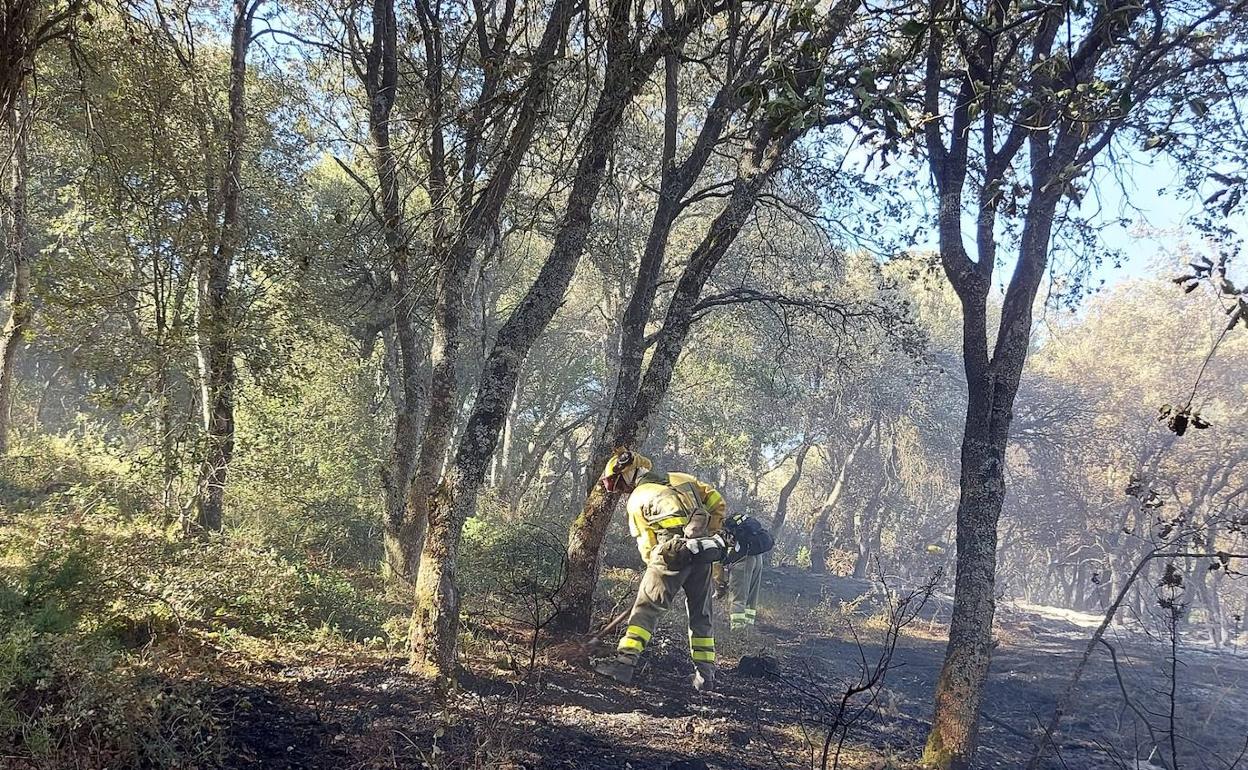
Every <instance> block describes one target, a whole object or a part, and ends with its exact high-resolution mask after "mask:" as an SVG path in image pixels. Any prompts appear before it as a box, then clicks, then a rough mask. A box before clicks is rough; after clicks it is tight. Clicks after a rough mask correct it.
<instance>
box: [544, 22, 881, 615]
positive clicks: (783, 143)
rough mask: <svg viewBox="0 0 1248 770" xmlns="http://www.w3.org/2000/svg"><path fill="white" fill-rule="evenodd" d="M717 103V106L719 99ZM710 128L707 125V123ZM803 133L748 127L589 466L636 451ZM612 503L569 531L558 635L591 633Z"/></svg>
mask: <svg viewBox="0 0 1248 770" xmlns="http://www.w3.org/2000/svg"><path fill="white" fill-rule="evenodd" d="M857 7H858V2H857V0H844V2H841V3H839V4H838V5H836V6H835V7H834V9H833V12H832V13H831V14H830V15H829V17H828V19H827V21H826V22H825V24H824V25H823V27H821V29H820V30H819V32H818V33H817V34H816V36H815V37H814V38H812V39H811V40H810V41H809V42H811V43H812V45H810V46H803V47H802V49H803V53H802V54H801V55H800V56H799V61H798V66H797V67H796V69H797V70H799V71H800V72H801V74H800V75H799V77H798V83H797V85H798V90H799V91H801V92H802V93H806V92H807V90H808V89H810V88H811V87H812V86H813V84H814V83H815V81H816V79H817V78H819V77H821V74H820V73H821V72H822V67H820V66H819V65H818V63H817V62H815V61H814V60H813V58H814V53H815V52H817V51H821V50H824V48H825V47H828V48H830V47H831V44H832V42H833V41H835V40H836V39H837V38H838V37H839V36H840V34H841V33H842V32H843V31H844V30H845V29H847V28H848V26H849V23H850V20H851V19H852V17H853V15H854V12H855V11H856V9H857ZM734 90H735V89H734ZM823 98H824V95H823V94H822V93H820V94H819V95H818V97H817V99H819V100H822V99H823ZM716 103H717V105H719V106H722V105H720V104H719V101H718V99H717V102H716ZM709 122H710V121H709V118H708V124H709ZM803 125H805V124H803ZM806 130H807V128H805V127H802V125H799V126H793V125H792V123H791V121H789V120H788V118H783V117H777V116H775V115H767V116H763V117H761V118H760V119H759V121H758V123H756V124H755V125H754V126H753V127H752V129H751V131H750V143H749V146H748V147H747V148H746V150H745V152H744V153H743V155H742V157H741V158H740V160H739V162H738V174H737V178H736V179H735V180H734V182H733V187H732V191H731V193H729V196H728V202H727V203H726V205H725V206H724V208H723V209H722V210H721V211H720V213H719V214H718V215H717V216H716V217H715V219H714V220H713V221H712V222H711V225H710V227H709V228H708V230H707V233H706V236H705V237H704V238H703V239H702V241H701V243H699V245H698V247H697V248H696V249H695V250H694V252H693V254H692V255H691V257H690V260H689V263H688V265H687V266H686V267H685V269H684V271H683V272H682V273H681V276H680V278H679V280H678V281H677V284H676V289H675V291H674V293H673V296H672V299H671V301H670V303H669V304H668V310H667V315H666V316H665V318H664V319H663V325H662V326H661V327H660V329H659V332H658V338H657V340H656V342H655V345H654V352H653V354H652V355H651V357H650V363H649V365H648V366H647V367H646V370H645V376H644V378H643V379H642V380H641V382H640V385H639V386H638V387H637V395H636V396H635V398H633V403H632V404H631V406H630V407H629V408H628V409H627V410H625V411H623V412H619V414H620V423H619V425H618V426H617V427H616V430H615V431H614V435H612V432H610V431H608V432H604V435H605V436H609V437H610V438H611V439H612V440H611V441H610V442H606V441H604V442H600V443H599V446H598V450H597V451H596V452H595V453H594V456H591V460H592V461H593V462H600V461H603V460H605V457H604V456H603V450H604V449H609V447H610V445H611V443H620V444H628V445H635V444H638V443H639V441H640V439H642V438H644V435H645V433H646V431H647V428H648V421H649V419H650V415H651V414H652V413H653V412H654V411H655V410H656V408H657V407H658V405H659V402H660V401H661V400H662V399H663V397H664V396H665V395H666V393H667V388H668V386H669V384H670V383H671V380H672V375H673V373H674V372H675V369H676V362H677V360H678V359H679V357H680V353H681V352H682V350H683V349H684V343H685V339H686V337H687V336H688V334H689V329H690V326H691V325H692V324H693V320H694V312H695V308H696V307H697V303H698V299H699V297H700V296H701V293H702V289H703V287H704V286H705V285H706V281H707V280H708V279H709V278H710V276H711V273H712V271H714V269H715V267H716V265H718V264H719V260H720V259H722V258H723V255H724V254H725V253H727V251H728V248H729V247H730V246H731V245H732V243H733V241H734V240H735V239H736V237H737V234H738V233H739V232H740V231H741V228H742V227H743V226H744V224H745V220H746V218H747V217H748V216H749V214H750V211H751V210H752V209H753V208H754V204H755V202H756V201H757V200H758V196H759V194H760V193H761V192H762V190H763V188H764V187H765V186H766V184H767V183H768V181H769V180H770V179H771V177H772V175H774V174H775V173H776V171H777V169H778V168H779V165H780V161H781V159H782V158H783V157H784V155H785V154H786V153H787V152H788V150H789V148H790V147H791V146H792V145H793V143H794V142H795V141H797V140H798V139H799V138H800V137H801V136H802V135H804V134H805V132H806ZM708 136H710V134H709V132H707V131H703V133H702V135H701V136H699V140H698V141H699V143H701V142H703V141H707V140H708ZM717 136H718V134H716V135H715V137H716V138H717ZM695 154H696V153H695ZM693 158H694V155H693V154H691V156H690V161H691V162H692V160H693ZM699 168H700V166H699ZM664 237H665V236H664ZM635 294H636V293H635ZM646 307H647V308H648V305H647V306H646ZM622 365H623V364H622ZM598 467H601V466H598ZM595 470H597V468H595ZM616 502H617V496H614V495H606V494H604V493H603V492H602V490H601V489H600V488H598V487H595V488H593V489H592V490H591V491H590V493H589V495H588V499H587V500H586V501H585V507H584V508H583V509H582V510H581V513H580V515H579V516H578V517H577V518H576V520H575V521H574V522H573V523H572V526H571V528H570V530H569V532H568V553H567V562H566V564H567V572H568V574H567V579H566V580H565V582H564V588H563V591H562V592H561V593H560V597H559V599H560V603H561V605H562V610H563V611H562V612H561V613H560V616H559V618H558V620H557V623H558V630H560V631H563V632H565V633H566V632H569V631H576V630H588V629H589V625H590V622H591V619H592V615H593V597H594V587H595V585H597V582H598V570H599V567H600V566H601V561H600V560H601V554H602V544H603V541H604V540H605V537H606V532H607V526H608V524H610V521H611V511H612V510H613V509H614V507H615V503H616Z"/></svg>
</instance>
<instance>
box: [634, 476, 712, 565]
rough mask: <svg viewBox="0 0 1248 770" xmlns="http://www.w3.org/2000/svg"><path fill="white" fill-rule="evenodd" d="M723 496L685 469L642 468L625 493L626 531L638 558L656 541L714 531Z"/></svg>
mask: <svg viewBox="0 0 1248 770" xmlns="http://www.w3.org/2000/svg"><path fill="white" fill-rule="evenodd" d="M725 507H726V506H725V505H724V498H723V497H722V496H721V495H720V494H719V492H718V491H716V489H715V488H714V487H712V486H710V485H709V484H704V483H702V482H701V481H698V479H696V478H695V477H693V476H690V475H689V474H688V473H666V474H664V473H655V472H654V471H646V472H645V473H644V474H642V476H641V477H640V478H639V479H638V480H637V487H636V489H634V490H633V492H632V494H630V495H629V496H628V531H629V534H631V535H632V536H633V537H634V538H635V539H636V540H637V551H638V552H639V553H640V554H641V558H642V559H649V558H650V551H651V550H652V549H653V548H654V547H655V546H656V545H658V543H659V539H660V536H663V539H664V540H666V539H668V538H669V537H673V536H676V535H679V534H684V535H686V536H691V537H698V536H702V535H709V534H713V533H715V532H718V531H719V530H720V528H721V527H722V526H723V521H724V510H725Z"/></svg>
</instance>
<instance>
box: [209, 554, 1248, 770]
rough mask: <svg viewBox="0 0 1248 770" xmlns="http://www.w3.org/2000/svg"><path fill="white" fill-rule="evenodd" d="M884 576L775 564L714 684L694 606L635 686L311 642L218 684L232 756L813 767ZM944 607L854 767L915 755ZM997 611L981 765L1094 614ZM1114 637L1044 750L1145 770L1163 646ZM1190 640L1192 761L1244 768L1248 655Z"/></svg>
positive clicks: (1182, 676)
mask: <svg viewBox="0 0 1248 770" xmlns="http://www.w3.org/2000/svg"><path fill="white" fill-rule="evenodd" d="M870 589H871V587H870V585H869V584H868V583H866V582H864V581H853V580H847V579H840V578H834V577H814V576H810V575H806V574H804V573H800V572H794V571H790V572H772V573H771V574H770V575H768V578H767V581H766V583H765V594H764V606H763V608H762V609H761V610H760V614H759V617H760V626H759V627H758V629H757V630H756V631H754V632H752V634H751V635H750V636H749V637H747V638H739V637H737V638H732V637H730V636H729V635H728V634H727V633H725V632H722V631H721V632H719V633H718V634H717V641H718V646H719V657H720V662H721V671H720V681H719V689H718V691H717V692H715V693H711V694H705V695H700V694H696V693H694V692H693V691H692V689H691V688H690V687H689V686H688V676H689V673H690V666H689V663H688V658H687V654H688V653H687V649H686V642H685V638H684V636H685V635H684V631H683V627H684V626H683V623H684V618H683V616H682V614H681V613H680V611H679V610H673V612H671V613H670V614H669V617H668V618H667V623H666V626H665V627H664V628H663V629H661V630H660V631H659V632H657V633H656V634H655V637H654V640H653V641H652V643H651V646H650V649H649V650H648V651H647V653H646V656H645V665H644V667H643V668H642V669H641V670H640V671H639V675H638V677H637V680H636V683H635V685H633V686H620V685H617V684H615V683H614V682H611V681H609V680H604V679H602V678H600V677H597V676H596V675H594V674H593V673H591V672H590V671H589V670H588V669H587V668H585V667H584V665H583V664H577V663H574V662H568V661H563V660H558V659H556V658H555V657H553V656H546V657H543V658H541V659H539V661H538V662H537V664H536V665H534V666H533V667H529V666H528V665H526V662H525V656H524V655H523V653H522V652H521V651H520V650H519V649H518V648H509V647H507V646H506V645H505V644H503V642H502V641H501V640H497V639H496V640H494V642H490V641H489V640H477V641H476V642H474V643H473V645H471V646H470V649H469V651H468V653H467V654H466V656H465V657H466V658H467V659H469V660H471V661H473V662H472V663H471V664H470V669H471V670H470V671H465V672H464V673H463V674H462V675H461V677H460V681H459V683H458V688H457V690H456V691H455V692H454V693H453V694H452V695H451V696H450V697H449V698H447V699H445V700H443V699H439V698H437V697H435V695H434V692H433V690H432V688H431V686H430V685H429V684H428V683H427V682H425V681H423V680H421V679H419V678H417V677H415V676H413V675H411V674H409V673H407V672H406V671H405V670H404V667H403V659H402V658H401V657H400V656H398V655H392V654H383V653H377V652H369V651H363V650H359V651H344V650H334V651H327V650H308V649H303V650H287V651H282V652H281V653H280V654H279V655H278V657H277V658H275V659H274V660H271V661H269V662H268V663H267V664H265V665H261V666H250V667H249V669H248V671H247V672H246V674H245V675H239V676H238V677H236V678H235V679H234V681H231V682H230V683H228V684H220V685H216V686H214V688H213V690H212V692H211V696H210V699H211V701H212V702H213V703H215V704H216V711H217V713H218V717H219V719H220V720H221V723H222V724H223V725H224V726H225V729H226V734H225V738H226V743H227V745H228V746H229V751H230V753H231V764H232V765H233V766H236V767H238V768H240V769H248V768H274V769H289V770H296V769H307V770H364V769H365V768H368V769H373V768H419V767H429V768H452V767H454V768H458V767H468V768H515V769H517V770H518V769H519V768H525V769H527V770H555V769H556V768H586V769H587V770H608V769H611V770H627V769H628V768H633V769H635V770H647V769H649V768H656V769H670V770H695V769H696V768H720V769H727V768H742V769H744V770H753V769H754V768H758V769H759V770H762V768H769V769H771V770H775V768H785V769H786V770H787V769H788V768H809V767H811V766H812V751H813V752H814V763H813V764H814V766H816V767H817V766H818V765H819V756H818V754H819V749H821V747H822V745H823V737H824V735H825V731H824V730H823V729H822V728H821V723H820V713H821V712H820V706H819V702H820V698H822V699H823V700H824V701H826V702H829V703H835V702H836V701H837V700H838V699H839V697H840V694H841V693H842V692H843V691H844V689H845V683H846V682H848V681H853V680H854V679H855V678H856V677H857V676H858V673H859V671H860V662H861V661H862V660H863V656H864V655H865V657H866V659H867V660H868V661H872V660H874V659H875V658H876V657H877V656H878V653H879V649H880V648H879V646H878V644H877V641H878V639H879V635H880V634H879V623H878V622H877V621H875V620H873V619H872V616H873V614H875V610H876V609H877V608H873V606H872V604H871V601H870V599H866V600H862V601H860V603H859V604H858V605H856V606H855V607H853V608H852V609H851V610H850V611H849V612H845V611H841V610H838V609H837V607H838V605H839V604H840V602H842V601H851V600H854V599H855V598H858V597H860V596H862V595H864V594H869V593H870ZM946 612H947V603H945V602H943V601H940V600H933V603H932V605H930V606H929V608H928V609H927V610H926V611H925V612H924V614H923V616H922V617H921V618H920V619H919V620H917V621H916V622H915V623H913V624H912V625H911V626H910V627H909V628H908V629H907V632H906V634H905V635H903V637H902V638H901V640H900V643H899V645H898V647H897V651H896V654H895V656H894V658H893V661H892V663H893V668H892V669H891V670H890V671H889V674H888V677H887V679H886V681H885V684H884V686H883V688H882V689H881V691H880V693H879V697H878V698H877V700H876V701H875V704H874V707H873V708H872V709H870V711H869V712H868V713H867V715H866V717H865V718H864V719H863V720H862V721H861V722H859V723H858V724H856V725H854V727H853V728H852V729H851V730H850V731H849V733H848V735H847V737H846V740H845V742H844V744H843V750H842V754H841V758H840V766H841V767H847V768H887V767H899V768H900V767H907V766H910V765H911V764H912V763H913V761H914V760H915V759H916V758H917V757H918V755H919V753H920V752H921V749H922V744H923V739H924V736H925V734H926V730H927V727H928V720H929V719H930V717H931V693H932V688H933V684H934V682H935V680H936V676H937V673H938V671H939V667H940V663H941V660H942V657H943V653H944V642H943V634H944V632H945V628H944V627H943V626H942V625H941V621H942V620H943V617H944V615H945V614H946ZM1000 616H1001V617H1000V621H1001V622H1000V624H999V628H998V637H999V639H1000V644H999V647H998V648H997V650H996V653H995V657H994V661H993V668H992V674H991V677H990V684H989V689H988V693H987V702H986V704H985V708H984V721H983V722H982V724H981V750H980V754H979V755H978V758H977V763H976V764H977V766H979V767H984V768H1017V767H1021V766H1022V765H1023V764H1024V763H1025V761H1026V758H1027V757H1028V756H1029V748H1030V745H1031V739H1030V738H1029V737H1028V736H1029V735H1030V734H1031V733H1032V731H1033V730H1035V728H1036V725H1038V724H1039V723H1040V722H1041V721H1042V720H1043V719H1045V718H1047V715H1048V714H1049V712H1050V710H1051V708H1052V705H1053V702H1054V699H1055V698H1056V697H1057V694H1058V693H1059V692H1061V690H1062V689H1063V688H1064V687H1065V685H1066V683H1067V681H1068V679H1069V675H1070V672H1071V670H1072V669H1073V667H1074V665H1075V663H1076V662H1077V661H1078V659H1079V657H1080V655H1081V654H1082V650H1083V648H1084V646H1085V645H1086V640H1087V638H1088V635H1089V634H1090V630H1088V629H1086V628H1083V627H1079V626H1077V625H1075V624H1073V623H1072V622H1069V621H1067V620H1063V619H1060V618H1052V617H1041V616H1040V615H1036V614H1029V613H1027V612H1022V611H1019V610H1010V609H1008V608H1003V609H1002V611H1001V612H1000ZM846 618H849V619H851V620H852V621H853V628H854V631H853V632H851V631H850V628H849V626H848V625H846V623H845V622H844V620H845V619H846ZM855 633H856V634H857V635H858V638H859V639H860V640H861V645H862V646H861V648H860V646H859V643H857V642H855V641H854V634H855ZM1110 636H1111V639H1110V641H1111V643H1112V645H1113V646H1114V649H1115V652H1116V654H1117V656H1118V658H1119V662H1120V666H1119V667H1118V673H1117V674H1116V673H1115V667H1114V666H1113V665H1112V663H1111V662H1110V657H1109V655H1108V653H1107V652H1106V651H1105V649H1104V648H1102V649H1100V650H1098V651H1097V653H1096V654H1095V657H1094V658H1093V662H1092V664H1091V665H1090V667H1089V669H1088V671H1087V672H1086V674H1085V676H1084V680H1083V684H1082V685H1081V687H1080V691H1079V696H1078V697H1077V699H1076V702H1075V704H1074V707H1073V708H1072V709H1071V712H1070V716H1069V717H1068V718H1067V719H1066V721H1065V723H1064V729H1063V731H1062V733H1061V736H1060V739H1059V741H1058V743H1059V750H1060V757H1055V758H1053V759H1051V760H1050V761H1049V762H1048V764H1047V765H1046V767H1050V768H1062V767H1067V768H1101V767H1106V768H1108V767H1127V766H1129V767H1133V768H1134V767H1136V765H1134V764H1130V761H1131V755H1132V753H1133V752H1134V751H1136V750H1137V749H1136V747H1137V745H1138V746H1140V747H1141V748H1139V749H1138V751H1139V752H1140V756H1141V757H1146V756H1147V755H1148V754H1149V752H1150V750H1151V748H1152V746H1153V744H1154V742H1155V743H1160V744H1162V745H1163V746H1168V740H1167V735H1168V729H1169V727H1168V725H1169V716H1168V714H1169V703H1170V698H1169V696H1168V692H1169V689H1170V687H1169V677H1168V668H1167V664H1166V662H1165V661H1166V648H1165V647H1164V646H1163V645H1162V644H1161V643H1160V642H1159V641H1156V640H1151V639H1149V638H1148V637H1146V636H1144V635H1142V634H1139V633H1129V632H1127V631H1121V630H1117V631H1113V632H1112V633H1111V635H1110ZM509 650H510V652H509ZM758 654H761V655H764V656H766V657H767V658H769V659H770V660H771V661H774V670H766V671H761V672H757V671H745V670H742V669H740V668H738V663H739V661H740V658H741V657H742V656H743V655H758ZM516 658H519V659H520V660H519V661H517V660H516ZM1180 658H1181V664H1180V666H1179V669H1178V676H1179V681H1180V685H1179V687H1178V688H1177V689H1178V695H1177V699H1176V700H1177V704H1178V705H1177V708H1176V714H1177V722H1176V725H1177V729H1176V731H1175V732H1176V734H1177V735H1178V738H1177V741H1176V742H1177V745H1178V749H1179V752H1180V755H1181V757H1180V759H1181V760H1182V766H1183V767H1185V768H1227V767H1230V766H1231V764H1232V763H1233V762H1234V760H1235V757H1236V756H1237V755H1238V754H1239V753H1240V752H1241V751H1242V750H1243V748H1244V741H1245V739H1246V736H1248V708H1246V706H1248V658H1245V657H1243V656H1239V655H1233V654H1229V653H1221V654H1215V653H1211V652H1207V651H1202V650H1199V649H1195V648H1192V647H1188V648H1186V649H1184V650H1182V651H1181V653H1180ZM574 660H575V658H574ZM749 674H754V675H753V676H751V675H749ZM760 674H761V675H760ZM1120 677H1121V684H1120ZM1124 689H1125V691H1126V692H1127V694H1128V696H1129V698H1130V703H1131V704H1133V705H1134V708H1135V709H1138V710H1139V712H1140V713H1141V714H1143V715H1145V716H1147V718H1148V719H1149V721H1150V723H1151V726H1152V730H1153V739H1152V740H1150V738H1149V734H1148V729H1147V728H1146V727H1144V726H1143V725H1142V723H1141V722H1140V721H1139V719H1137V718H1136V717H1135V716H1134V714H1133V711H1132V708H1131V706H1130V705H1127V704H1125V703H1124V698H1123V691H1124ZM862 702H863V698H862V697H860V698H859V699H857V700H856V701H854V703H862ZM831 745H832V749H833V750H834V749H835V747H836V742H833V743H832V744H831ZM812 746H814V747H815V748H814V749H812V748H811V747H812ZM1166 751H1168V749H1166ZM1115 757H1118V759H1119V760H1120V761H1116V760H1115ZM1245 764H1248V763H1245ZM827 766H828V767H832V766H833V763H832V762H831V761H829V763H828V765H827ZM1164 766H1165V765H1164V764H1163V763H1160V762H1159V763H1158V765H1157V767H1164ZM1139 767H1151V766H1149V765H1146V764H1140V765H1139Z"/></svg>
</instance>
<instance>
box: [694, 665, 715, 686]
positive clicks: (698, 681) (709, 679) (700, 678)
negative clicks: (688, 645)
mask: <svg viewBox="0 0 1248 770" xmlns="http://www.w3.org/2000/svg"><path fill="white" fill-rule="evenodd" d="M693 689H695V690H697V691H698V692H710V691H711V690H714V689H715V664H714V663H694V664H693Z"/></svg>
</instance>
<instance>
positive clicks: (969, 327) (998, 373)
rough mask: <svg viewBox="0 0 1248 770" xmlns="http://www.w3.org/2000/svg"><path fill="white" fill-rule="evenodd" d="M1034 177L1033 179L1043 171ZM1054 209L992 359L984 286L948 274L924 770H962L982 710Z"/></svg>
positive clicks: (1028, 238)
mask: <svg viewBox="0 0 1248 770" xmlns="http://www.w3.org/2000/svg"><path fill="white" fill-rule="evenodd" d="M1033 173H1035V174H1037V175H1039V174H1041V173H1042V171H1041V170H1039V169H1037V170H1035V171H1034V172H1033ZM1039 186H1040V185H1039V184H1037V187H1039ZM1056 206H1057V195H1056V193H1054V192H1052V191H1050V192H1048V193H1046V194H1045V195H1044V196H1038V198H1033V199H1032V202H1031V206H1030V209H1029V211H1028V212H1027V217H1026V221H1025V224H1024V227H1023V232H1022V236H1021V239H1020V251H1019V260H1018V265H1017V267H1016V268H1015V274H1014V276H1013V278H1012V279H1011V281H1010V284H1009V288H1008V290H1007V292H1006V296H1005V301H1004V303H1003V305H1002V311H1001V321H1000V325H999V327H998V331H997V339H996V344H995V348H994V350H993V353H992V356H991V358H990V357H989V354H988V323H987V295H988V287H989V282H988V281H987V280H983V279H982V275H981V276H978V277H975V278H971V277H969V276H966V275H958V276H950V280H951V281H954V282H955V287H956V288H958V296H959V299H960V300H961V304H962V354H963V363H964V367H965V371H966V381H967V404H966V423H965V426H964V428H963V434H962V455H961V460H962V470H961V476H960V479H959V487H960V495H959V499H958V510H957V559H956V569H955V577H954V594H953V616H952V618H951V620H950V624H949V644H948V646H947V648H946V650H945V661H944V664H943V666H942V668H941V671H940V676H939V678H938V679H937V683H936V698H935V700H936V708H935V714H934V715H933V717H932V729H931V732H930V733H929V734H928V739H927V745H926V747H925V749H924V752H923V763H924V764H925V765H927V766H931V767H936V768H939V769H940V770H969V768H970V767H971V763H972V761H973V759H974V754H975V745H976V738H977V733H978V723H979V711H980V706H981V704H982V702H983V697H984V684H985V682H986V681H987V679H988V666H989V663H990V662H991V658H992V649H993V646H994V643H993V641H992V621H993V616H994V614H995V611H996V594H995V592H996V570H997V522H998V520H999V519H1000V516H1001V505H1002V502H1003V500H1004V497H1005V450H1006V444H1007V443H1008V441H1009V436H1010V421H1011V420H1012V419H1013V408H1014V398H1015V396H1016V395H1017V394H1018V385H1019V381H1020V379H1021V377H1022V372H1023V364H1024V363H1025V361H1026V359H1027V350H1028V346H1029V344H1030V341H1031V318H1032V304H1033V303H1034V302H1035V298H1036V292H1037V290H1038V289H1039V286H1040V281H1041V279H1042V278H1043V275H1044V270H1045V266H1046V265H1047V264H1048V247H1049V239H1050V235H1051V232H1052V227H1053V215H1054V210H1055V208H1056ZM947 214H948V215H947V216H944V217H942V222H941V226H942V229H943V230H946V232H942V234H941V243H942V251H943V250H944V248H945V244H946V243H948V242H950V241H951V239H954V238H956V239H957V240H958V242H959V243H960V239H961V234H960V233H959V232H958V231H957V228H958V227H959V222H960V220H959V219H958V217H957V212H956V211H954V210H950V211H949V212H947ZM981 258H982V257H981ZM946 269H947V270H948V269H949V268H948V267H947V268H946Z"/></svg>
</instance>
